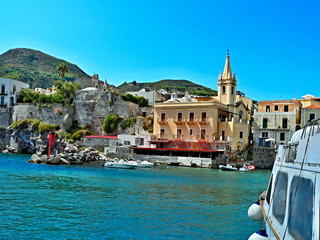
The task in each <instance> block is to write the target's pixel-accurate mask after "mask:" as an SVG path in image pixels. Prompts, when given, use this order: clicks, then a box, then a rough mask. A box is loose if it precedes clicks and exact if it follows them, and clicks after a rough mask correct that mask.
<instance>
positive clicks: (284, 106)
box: [253, 99, 302, 146]
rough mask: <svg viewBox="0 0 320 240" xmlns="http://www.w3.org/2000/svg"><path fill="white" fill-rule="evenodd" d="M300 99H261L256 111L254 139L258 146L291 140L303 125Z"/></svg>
mask: <svg viewBox="0 0 320 240" xmlns="http://www.w3.org/2000/svg"><path fill="white" fill-rule="evenodd" d="M301 108H302V104H301V103H300V101H299V100H297V99H295V100H275V101H260V102H259V107H258V111H257V112H255V113H254V134H253V140H254V142H255V145H256V146H270V145H272V144H276V145H277V144H279V143H280V142H287V141H289V139H290V137H291V136H292V134H293V133H294V132H295V131H296V129H299V128H300V127H301V125H300V124H301Z"/></svg>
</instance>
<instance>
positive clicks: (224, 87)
mask: <svg viewBox="0 0 320 240" xmlns="http://www.w3.org/2000/svg"><path fill="white" fill-rule="evenodd" d="M222 94H226V86H222Z"/></svg>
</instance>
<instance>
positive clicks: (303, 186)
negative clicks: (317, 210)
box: [288, 176, 314, 240]
mask: <svg viewBox="0 0 320 240" xmlns="http://www.w3.org/2000/svg"><path fill="white" fill-rule="evenodd" d="M289 195H290V198H289V209H292V210H291V216H290V218H289V220H288V232H289V233H290V235H291V236H292V238H293V239H304V240H309V239H312V224H313V207H314V203H313V202H314V190H313V183H312V180H311V179H307V178H302V177H299V176H295V177H293V179H292V182H291V186H290V192H289Z"/></svg>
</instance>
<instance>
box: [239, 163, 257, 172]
mask: <svg viewBox="0 0 320 240" xmlns="http://www.w3.org/2000/svg"><path fill="white" fill-rule="evenodd" d="M255 169H256V168H255V166H253V165H245V164H244V165H243V167H241V168H239V171H241V172H252V171H253V170H255Z"/></svg>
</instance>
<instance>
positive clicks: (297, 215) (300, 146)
mask: <svg viewBox="0 0 320 240" xmlns="http://www.w3.org/2000/svg"><path fill="white" fill-rule="evenodd" d="M318 121H320V119H317V120H315V121H312V122H311V123H310V124H309V125H308V126H306V127H304V128H303V129H300V130H298V131H297V132H295V133H294V134H293V135H292V137H291V140H290V141H289V142H288V144H286V145H284V144H282V145H280V146H279V148H278V150H277V155H276V159H275V163H274V166H273V169H272V173H271V177H270V181H269V185H268V189H267V191H266V194H265V196H261V197H260V201H259V202H257V203H256V205H260V206H259V207H257V206H255V205H254V204H253V205H252V206H251V207H250V208H249V210H248V215H249V218H251V219H252V220H257V221H260V220H262V218H263V219H264V222H265V232H264V234H266V235H265V236H264V238H256V237H258V235H259V234H258V232H257V233H254V234H252V235H251V237H250V238H249V239H250V240H252V239H284V240H289V239H290V240H291V239H303V240H313V239H314V240H315V239H317V240H318V239H320V227H319V223H320V220H319V219H320V214H319V212H320V206H319V205H320V148H319V144H320V126H319V125H318ZM261 237H263V236H262V235H261Z"/></svg>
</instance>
